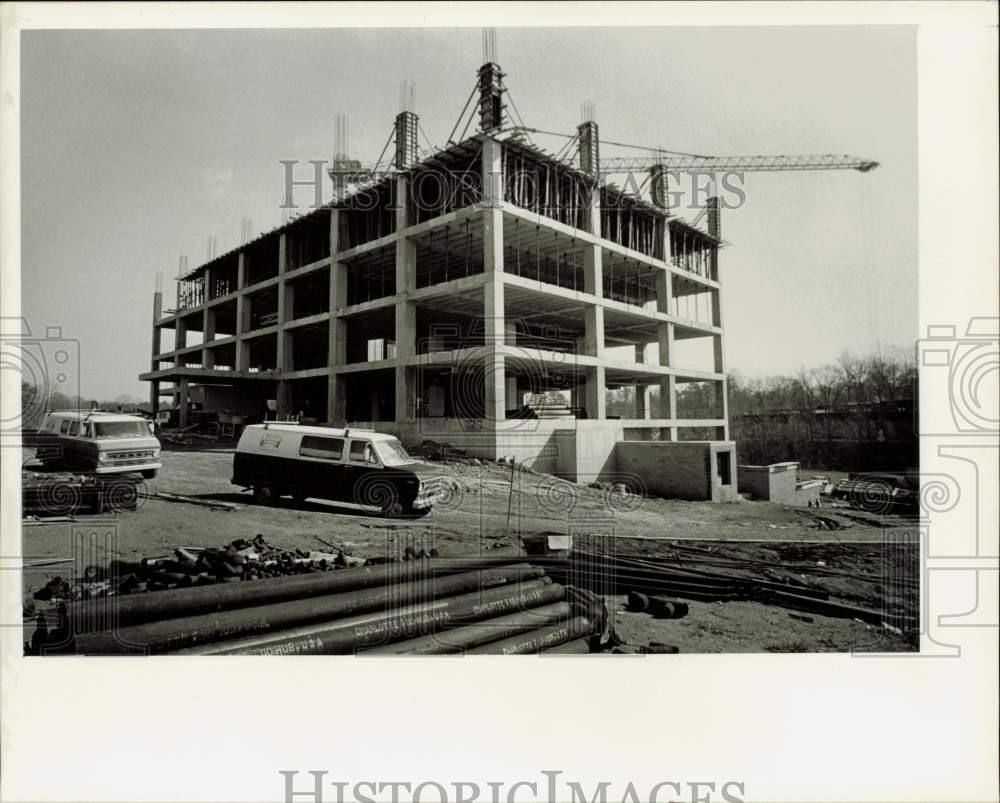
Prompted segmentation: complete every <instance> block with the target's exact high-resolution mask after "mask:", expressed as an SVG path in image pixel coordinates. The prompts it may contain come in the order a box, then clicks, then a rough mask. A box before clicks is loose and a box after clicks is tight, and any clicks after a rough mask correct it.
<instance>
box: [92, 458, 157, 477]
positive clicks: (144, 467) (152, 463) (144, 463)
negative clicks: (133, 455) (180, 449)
mask: <svg viewBox="0 0 1000 803" xmlns="http://www.w3.org/2000/svg"><path fill="white" fill-rule="evenodd" d="M161 468H163V464H162V463H161V462H160V461H159V460H135V461H132V460H117V461H115V462H114V463H98V464H97V468H95V469H94V474H100V475H106V474H133V473H135V472H138V471H159V470H160V469H161Z"/></svg>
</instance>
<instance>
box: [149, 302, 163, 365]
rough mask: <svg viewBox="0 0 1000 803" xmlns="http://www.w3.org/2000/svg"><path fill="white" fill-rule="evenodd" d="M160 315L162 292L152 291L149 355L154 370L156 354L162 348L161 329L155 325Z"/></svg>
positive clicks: (161, 313) (161, 314) (161, 315)
mask: <svg viewBox="0 0 1000 803" xmlns="http://www.w3.org/2000/svg"><path fill="white" fill-rule="evenodd" d="M161 317H163V293H162V292H156V293H153V344H152V354H151V355H150V359H151V363H150V367H151V368H152V370H154V371H155V370H156V355H157V354H159V353H160V349H161V348H162V336H163V329H162V328H160V326H158V325H157V322H158V321H159V320H160V318H161Z"/></svg>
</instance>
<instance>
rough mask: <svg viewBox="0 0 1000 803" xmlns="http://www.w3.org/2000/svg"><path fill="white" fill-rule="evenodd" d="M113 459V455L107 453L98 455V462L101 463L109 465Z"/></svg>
mask: <svg viewBox="0 0 1000 803" xmlns="http://www.w3.org/2000/svg"><path fill="white" fill-rule="evenodd" d="M110 459H111V455H109V454H108V453H107V452H101V453H100V454H98V455H97V460H98V461H99V462H101V463H107V462H108V461H109V460H110Z"/></svg>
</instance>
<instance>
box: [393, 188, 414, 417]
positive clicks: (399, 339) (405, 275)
mask: <svg viewBox="0 0 1000 803" xmlns="http://www.w3.org/2000/svg"><path fill="white" fill-rule="evenodd" d="M408 193H409V189H408V182H407V180H406V179H405V178H397V179H396V198H397V199H398V202H397V203H396V335H395V337H396V359H397V360H398V361H399V363H400V364H399V365H397V366H396V413H395V417H396V422H397V423H400V422H403V421H412V420H413V419H414V418H416V416H417V410H416V387H415V383H416V376H415V372H414V371H413V370H407V366H406V365H405V364H403V363H404V361H405V360H406V359H408V358H410V357H413V356H415V355H416V353H417V306H416V304H414V303H413V302H412V301H410V294H411V293H412V292H413V291H414V290H415V289H416V287H417V248H416V245H415V244H414V243H413V242H412V241H411V240H410V239H409V238H407V236H406V234H405V231H406V229H407V228H408V226H409V219H408V208H407V207H408V205H407V204H406V203H405V199H406V198H407V195H408Z"/></svg>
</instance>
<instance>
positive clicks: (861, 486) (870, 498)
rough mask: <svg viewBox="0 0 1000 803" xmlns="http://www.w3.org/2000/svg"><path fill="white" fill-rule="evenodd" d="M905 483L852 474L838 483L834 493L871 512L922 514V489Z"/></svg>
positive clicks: (859, 508)
mask: <svg viewBox="0 0 1000 803" xmlns="http://www.w3.org/2000/svg"><path fill="white" fill-rule="evenodd" d="M904 482H905V480H898V479H895V478H893V477H877V478H871V477H865V476H864V475H859V476H856V477H855V476H851V477H850V478H849V479H846V480H840V482H838V483H837V484H836V485H834V486H833V492H832V494H831V495H832V496H833V497H834V498H835V499H842V500H844V501H846V502H847V503H848V505H850V506H851V507H853V508H857V509H858V510H862V511H866V512H869V513H895V514H915V513H918V512H919V510H920V491H919V490H914V489H912V488H907V487H903V483H904Z"/></svg>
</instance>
